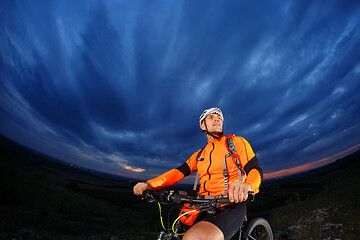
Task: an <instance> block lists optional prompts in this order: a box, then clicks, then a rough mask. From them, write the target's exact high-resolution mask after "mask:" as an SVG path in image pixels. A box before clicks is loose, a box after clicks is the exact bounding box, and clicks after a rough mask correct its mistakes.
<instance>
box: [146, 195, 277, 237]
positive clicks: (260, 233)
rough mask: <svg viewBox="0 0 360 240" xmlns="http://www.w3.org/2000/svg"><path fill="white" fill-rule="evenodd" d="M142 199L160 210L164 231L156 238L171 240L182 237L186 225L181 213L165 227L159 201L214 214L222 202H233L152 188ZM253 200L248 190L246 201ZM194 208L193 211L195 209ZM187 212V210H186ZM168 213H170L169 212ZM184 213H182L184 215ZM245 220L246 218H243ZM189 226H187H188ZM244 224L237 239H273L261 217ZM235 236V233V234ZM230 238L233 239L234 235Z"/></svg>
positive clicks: (267, 223)
mask: <svg viewBox="0 0 360 240" xmlns="http://www.w3.org/2000/svg"><path fill="white" fill-rule="evenodd" d="M142 197H143V199H144V200H146V201H148V202H149V203H158V205H159V212H160V221H161V224H162V227H163V228H164V230H165V231H166V232H165V231H161V232H160V233H159V235H158V237H157V240H171V239H177V240H180V239H182V235H184V234H185V232H184V233H182V232H180V231H181V230H187V229H186V227H185V226H186V225H184V224H182V223H181V221H180V220H179V219H180V217H181V216H182V215H180V216H179V217H178V218H176V219H175V221H174V222H173V224H172V227H171V228H169V229H166V228H165V226H164V223H163V220H162V214H161V203H163V204H176V205H182V204H185V203H189V204H191V205H193V206H195V210H200V211H207V212H208V213H209V214H215V212H216V210H218V209H220V208H222V207H223V205H224V204H227V205H229V204H234V203H231V202H230V201H229V198H227V197H221V198H214V199H210V200H209V199H199V198H195V197H193V196H189V195H188V194H187V193H186V192H184V191H179V193H176V192H175V191H174V190H167V191H161V192H155V191H152V190H146V191H145V192H144V193H143V196H142ZM253 200H254V194H253V192H249V197H248V200H247V202H252V201H253ZM195 210H194V211H195ZM188 213H189V212H188ZM169 214H170V213H169ZM185 214H186V213H184V214H183V215H185ZM245 222H247V219H245ZM188 228H189V227H188ZM244 228H245V226H244V224H243V226H241V227H240V229H239V231H238V239H239V240H273V239H274V236H273V233H272V230H271V227H270V224H269V222H268V221H267V220H266V219H264V218H261V217H257V218H255V219H253V220H252V221H250V223H249V224H248V225H247V226H246V229H245V230H243V229H244ZM235 236H237V234H235ZM231 239H235V238H234V236H233V238H231Z"/></svg>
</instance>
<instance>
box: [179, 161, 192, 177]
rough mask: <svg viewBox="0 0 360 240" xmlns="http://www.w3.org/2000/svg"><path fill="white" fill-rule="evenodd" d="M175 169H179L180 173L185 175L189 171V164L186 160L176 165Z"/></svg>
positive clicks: (187, 174)
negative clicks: (178, 165)
mask: <svg viewBox="0 0 360 240" xmlns="http://www.w3.org/2000/svg"><path fill="white" fill-rule="evenodd" d="M176 169H177V170H179V171H180V172H181V173H182V174H184V176H185V177H186V176H189V175H190V173H191V171H190V168H189V165H187V163H186V162H185V163H184V164H183V165H181V166H180V167H177V168H176Z"/></svg>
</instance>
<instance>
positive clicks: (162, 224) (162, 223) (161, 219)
mask: <svg viewBox="0 0 360 240" xmlns="http://www.w3.org/2000/svg"><path fill="white" fill-rule="evenodd" d="M158 205H159V213H160V222H161V226H162V227H163V229H164V230H165V231H169V230H171V228H169V229H166V228H165V226H164V222H163V218H162V214H161V204H160V203H159V202H158Z"/></svg>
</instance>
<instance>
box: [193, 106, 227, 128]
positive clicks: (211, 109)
mask: <svg viewBox="0 0 360 240" xmlns="http://www.w3.org/2000/svg"><path fill="white" fill-rule="evenodd" d="M213 113H217V114H219V115H220V117H221V120H222V121H224V116H223V114H222V112H221V110H220V108H209V109H205V111H204V112H203V113H202V114H201V116H200V119H199V123H200V125H201V122H202V121H204V119H205V118H206V117H207V116H209V115H210V114H213Z"/></svg>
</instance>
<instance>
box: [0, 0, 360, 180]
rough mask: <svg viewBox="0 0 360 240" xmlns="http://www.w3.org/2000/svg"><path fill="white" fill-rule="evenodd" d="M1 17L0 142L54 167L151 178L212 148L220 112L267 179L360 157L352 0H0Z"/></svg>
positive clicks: (359, 38)
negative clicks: (61, 164) (205, 127)
mask: <svg viewBox="0 0 360 240" xmlns="http://www.w3.org/2000/svg"><path fill="white" fill-rule="evenodd" d="M0 18H1V21H0V22H1V25H0V32H1V34H0V76H1V83H0V101H1V103H0V133H1V134H3V135H5V136H7V137H9V138H11V139H14V140H16V141H18V142H20V143H22V144H25V145H27V146H29V147H31V148H34V149H36V150H38V151H40V152H43V153H45V154H48V155H50V156H52V157H55V158H59V159H62V160H65V161H68V162H71V163H74V164H78V165H81V166H84V167H88V168H92V169H97V170H100V171H106V172H110V173H114V174H119V175H122V176H127V177H136V178H143V179H147V178H149V177H153V176H156V175H157V174H159V173H161V172H164V171H166V170H169V169H170V168H173V167H177V166H178V165H181V164H182V163H183V162H184V161H185V160H187V158H188V157H190V155H191V154H192V153H193V152H195V151H196V150H198V149H199V148H201V147H203V146H204V145H205V144H206V139H205V136H204V134H203V133H202V132H201V131H200V130H199V126H198V117H199V115H200V114H201V112H202V111H203V110H204V109H205V108H208V107H212V106H217V107H220V108H221V109H222V110H223V112H224V115H225V133H235V134H236V135H241V136H243V137H244V138H245V139H247V140H248V141H249V142H250V143H251V145H252V147H253V149H254V151H255V153H256V154H257V155H258V158H259V160H260V162H261V165H262V167H263V169H264V171H265V173H267V174H268V175H267V176H269V177H270V176H275V175H276V174H275V173H276V172H278V173H279V172H280V171H282V172H285V173H291V171H290V170H295V171H298V170H305V169H309V168H312V167H315V166H319V163H321V164H326V163H328V162H331V161H333V160H335V159H334V158H333V157H332V156H339V154H340V153H344V154H345V153H349V151H347V150H348V149H351V151H355V150H357V149H358V147H356V148H354V147H355V146H359V145H358V144H359V143H360V97H359V96H360V95H359V93H358V92H359V90H360V81H359V79H360V27H359V22H360V5H359V3H358V2H357V1H327V2H326V4H324V3H322V2H307V1H305V2H304V1H286V2H284V1H275V0H274V1H267V2H261V3H258V2H246V1H243V2H239V1H221V2H208V1H196V2H194V1H176V2H174V1H99V0H90V1H84V2H71V1H46V2H44V1H31V2H23V1H2V2H1V4H0ZM324 159H325V160H324ZM271 173H273V175H271ZM274 174H275V175H274Z"/></svg>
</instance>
